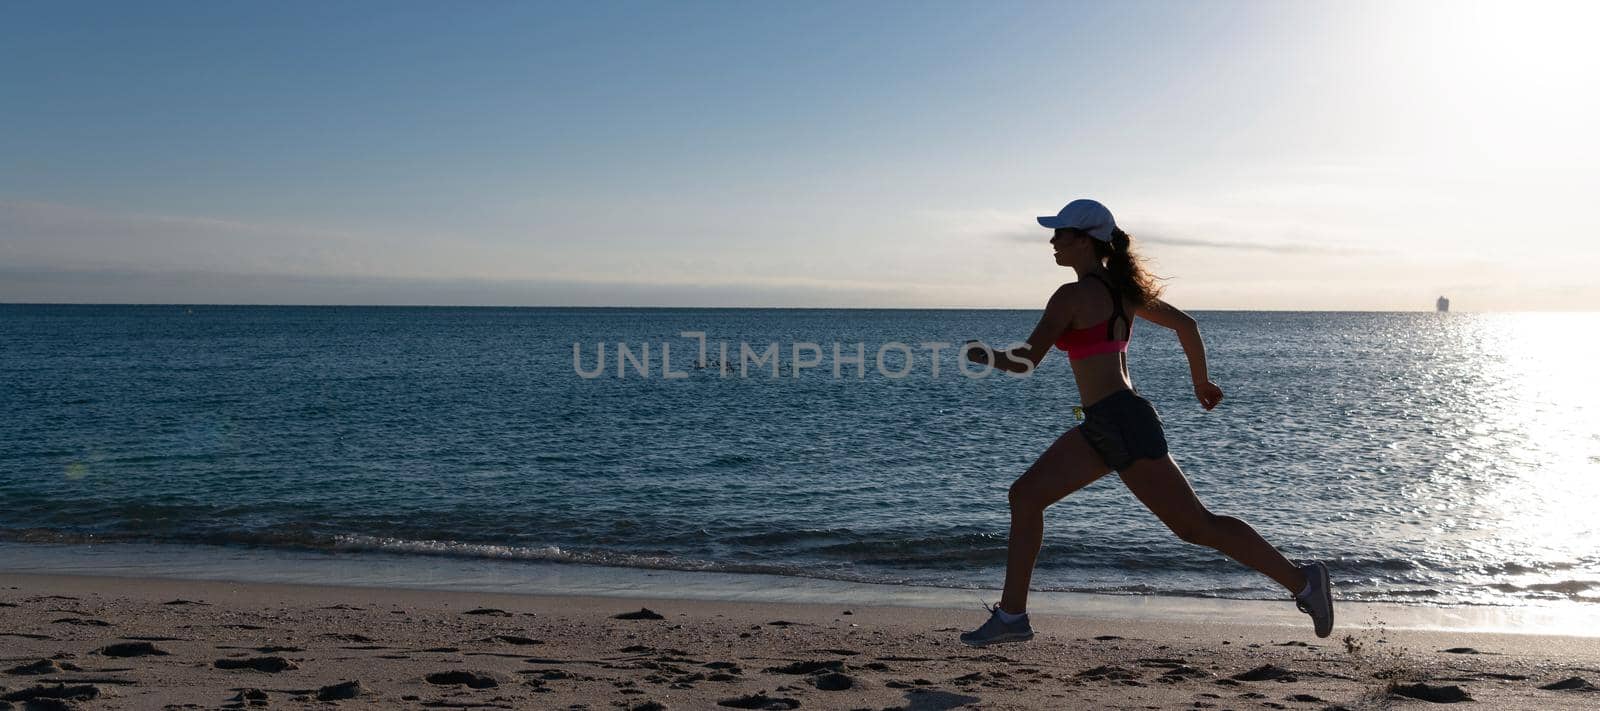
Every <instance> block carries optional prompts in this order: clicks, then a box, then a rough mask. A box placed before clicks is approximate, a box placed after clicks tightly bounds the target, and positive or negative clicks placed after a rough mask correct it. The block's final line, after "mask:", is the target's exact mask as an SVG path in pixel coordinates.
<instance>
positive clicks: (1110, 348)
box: [1056, 274, 1133, 360]
mask: <svg viewBox="0 0 1600 711" xmlns="http://www.w3.org/2000/svg"><path fill="white" fill-rule="evenodd" d="M1089 276H1091V277H1093V278H1094V279H1095V280H1097V281H1099V282H1100V283H1101V284H1105V285H1106V289H1107V290H1109V291H1110V292H1111V303H1112V310H1111V318H1108V319H1106V320H1104V321H1101V322H1100V323H1097V324H1095V325H1093V326H1088V327H1086V328H1069V329H1066V330H1064V331H1062V332H1061V335H1060V336H1059V337H1057V338H1056V347H1057V348H1060V349H1061V350H1064V351H1066V352H1067V358H1068V359H1070V360H1079V359H1082V358H1088V357H1089V356H1097V355H1100V354H1102V353H1127V352H1128V340H1129V339H1131V338H1133V320H1132V319H1129V318H1128V316H1127V314H1126V313H1124V312H1123V310H1122V297H1121V296H1120V295H1118V294H1117V290H1116V289H1114V288H1112V286H1111V284H1110V283H1109V282H1107V281H1106V280H1105V279H1101V278H1100V276H1099V275H1098V274H1090V275H1089ZM1119 318H1120V319H1122V320H1123V321H1125V322H1127V324H1128V335H1127V336H1126V337H1124V338H1123V339H1122V340H1120V341H1119V340H1117V339H1116V326H1117V319H1119Z"/></svg>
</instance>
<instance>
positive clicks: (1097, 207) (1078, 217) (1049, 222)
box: [1039, 199, 1117, 242]
mask: <svg viewBox="0 0 1600 711" xmlns="http://www.w3.org/2000/svg"><path fill="white" fill-rule="evenodd" d="M1039 224H1040V225H1043V226H1045V227H1048V228H1050V229H1052V230H1059V229H1073V230H1082V231H1083V232H1084V233H1086V234H1088V235H1089V236H1090V237H1093V238H1095V239H1097V240H1100V241H1101V242H1110V241H1111V235H1112V234H1114V233H1115V232H1116V231H1117V221H1116V219H1115V218H1113V217H1111V211H1110V210H1107V209H1106V206H1105V205H1101V204H1100V203H1098V202H1095V201H1094V200H1087V199H1085V200H1073V201H1072V202H1069V203H1067V206H1066V207H1063V208H1061V212H1058V213H1056V214H1054V215H1045V216H1044V217H1041V218H1039Z"/></svg>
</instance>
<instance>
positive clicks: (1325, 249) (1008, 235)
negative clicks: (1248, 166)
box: [991, 229, 1387, 256]
mask: <svg viewBox="0 0 1600 711" xmlns="http://www.w3.org/2000/svg"><path fill="white" fill-rule="evenodd" d="M991 234H992V235H993V237H994V238H995V239H998V240H1002V241H1006V242H1012V243H1016V244H1028V245H1035V246H1038V245H1044V244H1047V243H1049V241H1050V232H1049V231H1047V230H1043V229H1039V230H1031V231H1023V230H1020V229H1018V230H1005V231H1000V232H993V233H991ZM1134 239H1135V240H1136V241H1139V242H1145V243H1148V244H1163V245H1170V246H1173V247H1194V248H1198V249H1226V250H1230V251H1246V252H1267V253H1271V254H1337V255H1346V256H1359V255H1372V254H1386V253H1387V252H1386V251H1384V250H1376V249H1365V248H1359V247H1336V246H1319V245H1309V244H1293V243H1288V242H1245V241H1240V240H1220V239H1196V238H1193V237H1168V236H1165V235H1159V234H1156V235H1152V234H1150V233H1148V232H1139V233H1137V234H1135V235H1134Z"/></svg>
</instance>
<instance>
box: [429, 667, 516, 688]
mask: <svg viewBox="0 0 1600 711" xmlns="http://www.w3.org/2000/svg"><path fill="white" fill-rule="evenodd" d="M423 679H424V680H425V681H427V682H428V683H429V684H436V685H438V686H463V685H464V686H467V687H468V688H472V689H493V688H495V687H497V686H499V685H500V683H501V681H502V679H501V678H500V675H498V674H495V673H494V672H487V671H468V670H464V669H457V670H454V671H446V672H435V673H433V674H429V675H427V676H426V677H423Z"/></svg>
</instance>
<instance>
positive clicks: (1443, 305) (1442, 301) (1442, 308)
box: [1433, 296, 1450, 314]
mask: <svg viewBox="0 0 1600 711" xmlns="http://www.w3.org/2000/svg"><path fill="white" fill-rule="evenodd" d="M1433 308H1434V310H1435V311H1438V312H1439V313H1442V314H1447V313H1450V300H1449V299H1446V298H1444V297H1443V296H1441V297H1439V300H1438V301H1436V302H1434V304H1433Z"/></svg>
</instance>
